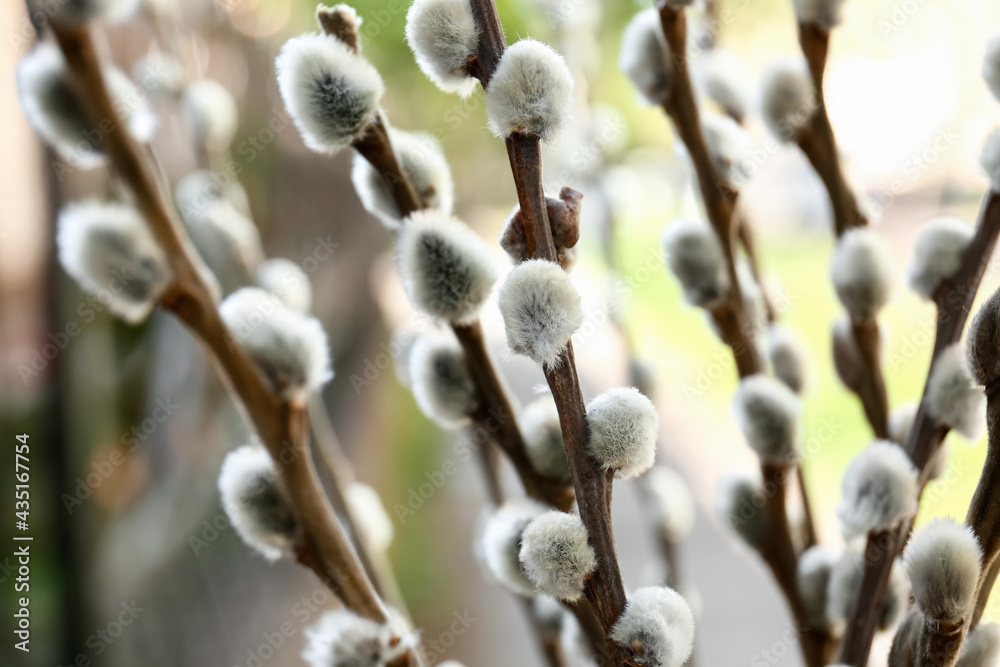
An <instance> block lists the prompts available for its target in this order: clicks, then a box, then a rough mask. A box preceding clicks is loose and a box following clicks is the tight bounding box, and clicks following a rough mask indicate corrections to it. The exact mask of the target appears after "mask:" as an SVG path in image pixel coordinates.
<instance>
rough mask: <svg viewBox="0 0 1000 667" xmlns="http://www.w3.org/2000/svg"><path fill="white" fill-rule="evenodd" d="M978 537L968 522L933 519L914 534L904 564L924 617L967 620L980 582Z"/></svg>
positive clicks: (980, 553)
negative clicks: (960, 522)
mask: <svg viewBox="0 0 1000 667" xmlns="http://www.w3.org/2000/svg"><path fill="white" fill-rule="evenodd" d="M981 557H982V549H980V547H979V539H978V538H977V537H976V535H975V533H973V532H972V529H971V528H969V527H968V526H966V525H965V524H958V523H955V522H954V521H952V520H951V519H934V520H933V521H931V522H930V523H928V524H927V525H925V526H923V527H922V528H920V530H918V531H916V533H914V534H913V537H911V538H910V541H909V542H908V543H907V545H906V549H905V550H904V551H903V563H904V564H905V565H906V573H907V574H908V575H909V577H910V585H911V586H912V587H913V597H914V598H916V600H917V604H919V605H920V608H921V610H922V611H923V612H924V616H925V617H927V618H930V619H932V620H934V621H937V622H939V623H958V622H959V621H961V620H962V619H963V618H965V619H967V618H968V614H969V613H970V612H971V611H972V605H973V603H974V602H975V600H976V586H977V584H978V583H979V570H980V565H979V560H980V558H981Z"/></svg>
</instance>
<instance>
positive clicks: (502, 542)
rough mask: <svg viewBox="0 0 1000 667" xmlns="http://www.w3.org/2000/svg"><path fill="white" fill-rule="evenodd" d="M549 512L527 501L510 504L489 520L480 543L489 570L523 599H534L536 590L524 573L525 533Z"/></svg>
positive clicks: (505, 505)
mask: <svg viewBox="0 0 1000 667" xmlns="http://www.w3.org/2000/svg"><path fill="white" fill-rule="evenodd" d="M547 510H548V508H546V507H545V506H544V505H542V504H541V503H537V502H535V501H533V500H529V499H527V498H520V499H516V500H508V501H507V502H506V503H504V504H503V505H502V506H501V507H500V508H499V509H497V510H496V511H495V512H494V513H493V514H492V515H491V516H490V517H489V518H488V519H487V520H486V525H485V527H484V529H483V533H482V538H481V543H482V547H481V548H482V551H481V553H482V555H483V560H484V561H485V564H486V567H487V569H488V570H489V572H490V574H492V575H493V576H494V577H495V578H496V579H497V581H499V582H500V583H501V584H503V585H504V586H506V587H507V588H509V589H510V590H512V591H513V592H515V593H519V594H520V595H525V596H529V597H530V596H532V595H534V593H535V587H534V585H533V584H532V583H531V581H529V580H528V578H527V576H526V575H525V573H524V572H523V571H522V570H521V537H522V535H523V533H524V529H525V528H527V527H528V524H529V523H531V522H532V521H533V520H534V519H536V518H537V517H539V516H541V515H542V514H544V513H545V512H546V511H547Z"/></svg>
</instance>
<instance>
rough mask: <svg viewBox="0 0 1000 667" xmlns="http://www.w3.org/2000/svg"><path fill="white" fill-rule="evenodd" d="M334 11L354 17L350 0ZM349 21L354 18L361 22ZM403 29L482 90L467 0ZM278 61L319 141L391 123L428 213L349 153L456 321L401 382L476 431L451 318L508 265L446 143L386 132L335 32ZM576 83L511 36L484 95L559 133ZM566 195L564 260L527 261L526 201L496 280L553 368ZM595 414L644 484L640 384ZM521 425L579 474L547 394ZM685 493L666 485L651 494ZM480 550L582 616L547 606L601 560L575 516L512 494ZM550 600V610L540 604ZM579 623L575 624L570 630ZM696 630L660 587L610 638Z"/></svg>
mask: <svg viewBox="0 0 1000 667" xmlns="http://www.w3.org/2000/svg"><path fill="white" fill-rule="evenodd" d="M326 11H338V12H351V10H350V9H349V8H346V7H343V6H338V7H335V8H332V10H326ZM349 17H350V19H351V20H352V22H353V23H354V24H355V25H356V24H357V17H356V16H354V15H353V13H351V14H350V16H349ZM406 35H407V40H408V42H409V44H410V46H411V47H412V49H413V50H414V53H415V54H416V59H417V63H418V65H419V66H420V68H421V69H422V70H423V71H424V72H425V73H426V74H427V75H428V77H429V78H430V79H431V80H432V81H434V82H435V83H436V84H438V85H439V87H441V88H442V89H443V90H445V91H448V92H454V93H458V94H461V95H468V94H471V93H472V92H473V89H474V88H475V78H474V77H473V76H472V74H471V73H470V72H469V70H468V67H469V65H470V63H471V62H472V61H473V56H474V55H475V53H476V49H477V48H478V42H479V32H478V27H477V25H476V22H475V20H474V18H473V14H472V8H471V5H470V4H469V2H468V0H417V1H416V2H414V3H413V4H412V6H411V8H410V10H409V13H408V15H407V27H406ZM277 70H278V81H279V87H280V90H281V94H282V97H283V99H284V101H285V105H286V107H287V108H288V109H289V111H290V112H291V115H292V117H293V119H294V120H295V123H296V126H297V127H298V129H299V131H300V132H301V134H302V136H303V139H304V141H305V143H306V145H307V146H309V147H310V148H312V149H314V150H316V151H320V152H323V153H334V152H337V151H339V150H341V149H344V148H347V147H349V146H352V145H353V146H355V147H357V144H358V142H359V141H361V140H362V138H364V137H365V135H366V133H368V132H369V131H371V128H372V126H373V124H376V123H379V124H382V125H383V126H385V127H387V128H388V136H389V139H390V142H391V144H392V149H393V151H394V152H395V153H396V158H397V161H398V163H399V165H400V168H401V169H402V171H403V174H404V175H405V176H406V178H407V179H408V180H409V181H410V183H411V184H412V185H413V187H414V189H415V190H416V193H417V194H418V196H419V197H420V198H421V200H422V203H423V207H422V208H421V209H420V210H417V211H406V212H402V211H400V210H399V207H398V205H397V203H396V201H395V199H394V198H393V192H392V190H391V189H390V188H391V187H392V184H390V183H389V182H387V180H386V179H385V178H383V175H382V174H380V173H379V172H378V170H376V169H375V168H374V167H372V166H371V165H370V164H369V163H368V162H367V159H366V157H365V156H364V154H363V153H362V152H361V151H358V152H357V153H356V154H355V156H354V160H355V166H354V169H353V173H352V180H353V182H354V185H355V187H356V189H357V191H358V194H359V197H360V199H361V201H362V203H363V204H364V206H365V207H366V209H367V210H368V211H369V212H371V213H372V214H373V215H374V216H376V217H377V218H378V219H379V220H381V221H382V222H383V223H385V225H386V227H388V228H389V229H390V230H392V231H393V232H394V233H395V235H396V239H395V245H396V263H397V267H398V269H399V272H400V275H401V277H402V279H403V284H404V286H405V289H406V293H407V295H408V296H409V298H410V301H411V302H412V304H413V306H414V307H415V308H416V309H417V310H418V311H419V312H420V313H422V314H423V315H425V316H427V317H429V318H431V319H432V320H433V321H434V322H436V323H440V324H442V325H447V326H444V327H438V326H435V327H432V328H430V330H426V331H421V332H420V333H419V334H418V335H417V336H416V339H415V341H413V343H412V346H411V347H410V349H409V351H408V353H407V354H406V355H405V359H403V360H402V365H403V367H404V368H403V370H402V371H401V372H400V377H402V378H405V380H406V382H407V383H408V384H409V386H410V387H411V388H412V391H413V393H414V396H415V397H416V400H417V403H418V404H419V406H420V407H421V409H422V410H423V411H424V412H425V413H426V414H427V415H428V416H429V417H430V418H432V419H433V420H434V421H436V422H437V423H439V424H440V425H441V426H443V427H445V428H449V429H456V428H461V427H463V426H466V425H468V424H470V423H471V422H472V421H473V420H474V419H475V417H476V415H477V410H480V409H482V408H484V406H483V405H482V397H481V396H480V395H479V393H478V390H477V386H476V383H475V381H474V378H473V377H472V376H471V374H470V370H469V368H468V365H467V364H466V359H465V354H464V351H463V348H462V347H461V345H460V344H459V342H458V340H457V339H456V337H455V336H454V334H453V333H452V332H451V331H449V330H448V327H452V328H454V327H462V326H469V325H472V324H474V323H475V322H477V320H478V318H479V313H480V311H481V309H482V308H483V306H484V305H485V303H486V302H487V300H488V299H489V298H490V296H491V294H492V292H493V288H494V284H495V283H496V281H497V279H498V276H499V269H498V267H497V266H496V262H495V261H494V256H493V253H492V252H491V250H490V249H489V247H488V246H487V245H486V243H485V242H484V241H483V240H482V239H481V238H480V237H479V236H478V235H477V234H476V233H475V232H474V231H472V230H471V229H470V228H469V227H468V226H466V225H465V224H464V223H463V222H461V221H460V220H458V219H456V218H455V217H454V216H453V215H452V210H451V209H452V205H453V199H454V198H453V195H452V193H453V185H452V182H451V176H450V171H449V169H448V165H447V162H446V161H445V160H444V157H443V154H442V151H441V149H440V147H439V146H438V145H437V143H436V142H435V141H434V140H433V139H432V138H430V137H427V136H425V135H420V134H416V133H409V132H406V131H403V130H400V129H398V128H395V127H392V126H390V125H388V122H387V121H386V120H385V112H384V111H383V110H382V109H381V108H380V100H381V97H382V94H383V92H384V85H383V83H382V81H381V78H380V77H379V74H378V72H377V71H376V70H375V69H374V68H373V67H372V65H371V64H370V63H369V62H368V61H367V60H365V59H364V57H363V56H362V55H361V54H360V53H358V51H357V50H356V49H355V48H354V47H353V46H352V45H351V44H349V43H347V42H345V41H342V40H341V39H338V37H337V36H334V35H328V34H309V35H303V36H300V37H296V38H294V39H292V40H289V41H288V42H287V43H286V44H285V46H284V47H283V48H282V51H281V55H280V56H279V58H278V60H277ZM572 87H573V82H572V77H571V76H570V73H569V71H568V68H567V67H566V65H565V63H564V62H563V59H562V58H561V57H560V56H559V55H558V54H557V53H556V52H555V51H553V50H552V49H551V48H549V47H548V46H546V45H544V44H541V43H539V42H536V41H534V40H530V39H523V40H520V41H518V42H516V43H514V44H513V45H511V46H510V47H509V48H508V49H507V50H506V51H505V52H504V54H503V56H502V58H501V60H500V62H499V64H498V65H497V68H496V70H495V71H494V72H493V73H492V77H491V82H490V85H489V88H488V90H487V92H486V111H487V115H488V116H489V121H490V127H491V129H492V130H493V131H494V133H495V134H497V135H498V136H508V135H510V134H512V133H515V132H518V133H524V134H534V135H536V136H538V137H540V138H541V139H543V140H549V139H551V138H552V137H554V136H555V135H556V134H557V133H558V131H559V130H560V129H561V126H562V125H563V124H564V122H565V119H566V118H567V115H568V114H567V111H568V108H569V105H570V95H571V92H572ZM562 195H563V196H562V197H561V198H560V199H556V198H554V197H553V198H550V199H549V211H550V214H551V217H552V227H553V237H554V240H555V243H556V246H557V250H558V251H559V254H560V258H561V259H562V260H564V261H561V262H549V261H544V260H537V259H529V258H528V257H527V252H526V247H525V244H524V236H525V235H524V229H523V225H524V221H523V219H522V216H521V215H520V211H519V209H517V208H515V210H514V211H513V212H512V214H511V215H510V217H509V219H508V221H507V226H506V228H505V230H504V232H503V234H502V239H501V245H502V246H503V247H504V249H505V250H507V252H508V254H510V256H511V258H512V259H513V260H514V261H515V262H516V263H517V264H516V266H515V267H514V269H513V270H511V271H510V272H509V274H508V275H507V277H506V279H505V280H504V282H503V284H502V285H501V287H500V289H499V299H498V300H499V308H500V312H501V315H502V317H503V321H504V324H505V328H506V334H507V343H508V346H509V348H510V350H511V351H512V352H513V353H515V354H520V355H525V356H528V357H530V358H531V359H533V360H534V361H536V362H537V363H538V364H539V365H540V366H542V367H543V368H546V369H551V368H553V367H555V366H556V365H558V364H559V363H560V356H561V354H562V353H563V352H564V351H565V350H566V347H567V345H568V344H569V342H570V339H571V337H572V336H573V334H574V333H575V332H576V330H577V329H578V328H579V327H580V325H581V324H582V322H583V319H584V313H583V309H582V305H581V298H580V294H579V292H578V290H577V288H576V287H575V285H574V284H573V281H572V279H571V278H570V276H569V274H568V273H567V269H568V268H569V266H570V265H571V263H572V253H571V252H569V251H570V249H571V248H572V247H573V246H574V245H575V243H576V240H577V228H576V224H575V223H576V217H575V215H574V210H575V208H574V207H575V200H574V199H573V197H572V195H569V194H566V193H562ZM587 418H588V424H589V427H590V433H591V438H590V451H589V455H591V456H593V457H594V458H595V459H596V461H598V462H599V463H600V464H601V465H602V466H603V467H605V468H606V469H609V470H613V471H614V474H615V476H616V477H618V478H632V477H636V476H639V475H641V474H643V473H645V472H646V471H648V470H649V469H650V468H651V467H652V465H653V461H654V458H655V449H656V436H657V428H658V419H657V415H656V411H655V409H654V408H653V405H652V403H651V402H650V401H649V399H648V398H646V397H645V396H643V395H642V394H641V393H640V392H638V391H637V390H636V389H633V388H620V389H612V390H610V391H607V392H605V393H604V394H601V395H600V396H598V397H596V398H595V399H594V400H593V401H591V402H590V404H589V405H588V406H587ZM518 421H519V425H520V428H521V430H522V433H523V437H524V441H525V444H526V447H527V454H528V456H529V458H530V460H531V463H532V465H533V467H534V468H535V472H537V473H538V474H539V475H541V476H543V477H546V478H550V479H553V480H558V481H560V482H563V483H566V484H568V483H569V482H570V479H571V474H570V469H569V465H568V462H567V456H566V452H565V448H564V444H563V439H562V433H561V429H560V425H559V415H558V411H557V409H556V405H555V403H554V401H553V399H552V398H551V397H550V396H545V397H541V398H539V399H538V400H536V401H535V402H533V403H532V404H531V405H529V406H528V407H526V408H525V409H524V410H523V411H521V412H520V414H519V415H518ZM667 477H668V482H667V483H665V484H661V485H660V486H668V485H669V484H671V483H672V484H674V485H675V486H676V484H677V480H676V479H675V478H674V477H670V476H669V475H668V476H667ZM654 486H655V485H654ZM678 494H679V492H677V491H672V490H666V491H662V492H661V493H659V495H658V496H657V497H660V498H674V497H676V496H677V495H678ZM654 495H655V494H654ZM686 507H688V508H689V507H690V504H688V505H687V506H686ZM662 515H663V516H664V517H668V518H664V523H670V525H672V526H676V527H677V528H676V530H677V532H678V533H679V532H681V531H683V530H684V529H685V528H684V527H685V526H689V525H690V521H689V520H688V519H685V518H683V517H680V516H678V511H677V510H676V509H674V508H670V509H669V510H664V511H663V512H662ZM478 551H479V553H480V554H481V556H482V560H483V562H484V564H485V566H486V568H487V569H488V571H489V572H490V574H491V575H492V576H493V577H495V578H496V579H497V580H498V581H500V582H501V583H503V584H505V585H507V586H508V587H509V588H510V589H511V590H513V591H514V592H516V593H519V594H522V595H528V596H537V597H536V605H537V606H538V607H539V608H540V615H542V616H544V617H547V618H550V619H555V621H554V622H555V623H556V624H557V625H558V626H561V625H562V624H565V625H566V626H567V628H569V626H571V625H573V624H574V623H575V619H574V618H573V617H572V616H570V615H568V613H567V612H561V611H559V610H558V608H557V609H556V611H555V612H554V613H553V612H552V611H551V607H552V604H553V601H552V598H558V599H562V600H567V601H572V600H575V599H577V598H579V597H580V596H581V595H582V593H583V589H584V585H585V581H586V579H587V577H588V576H589V575H590V574H591V573H592V572H593V571H594V569H595V567H596V566H597V563H596V557H595V554H594V551H593V549H592V547H591V546H590V544H589V543H588V536H587V530H586V528H585V526H584V525H583V523H582V522H581V520H580V518H579V517H578V516H577V515H575V514H571V513H566V512H560V511H556V510H554V509H552V508H549V507H546V506H544V505H542V504H540V503H538V502H535V501H532V500H527V499H523V500H512V501H509V502H508V503H506V504H504V505H503V506H502V507H499V508H494V509H493V510H492V511H491V513H490V516H489V517H488V519H487V520H486V525H485V527H484V529H483V531H482V535H481V538H480V540H479V549H478ZM545 606H548V607H549V613H542V612H544V607H545ZM550 625H552V624H551V623H550ZM573 632H574V631H573V630H572V629H571V628H569V629H567V632H566V634H567V635H568V636H569V635H572V633H573ZM575 632H576V634H579V629H578V628H577V629H576V631H575ZM693 634H694V624H693V618H692V616H691V612H690V609H689V608H688V606H687V603H686V602H684V600H683V598H682V597H681V596H680V595H678V594H677V593H676V592H674V591H672V590H670V589H668V588H663V587H655V588H649V589H641V590H639V591H636V592H635V593H634V594H633V595H632V596H631V597H630V599H629V602H628V605H627V606H626V609H625V611H624V612H623V614H622V617H621V618H620V619H619V621H618V624H617V625H616V626H615V630H614V632H613V633H612V637H613V638H614V639H615V640H616V641H618V642H619V643H621V644H622V645H623V646H626V647H628V648H629V650H631V651H634V652H636V654H637V655H642V656H644V659H645V661H646V662H647V663H648V664H651V665H680V664H681V663H683V662H684V660H686V658H687V656H688V655H689V653H690V650H691V645H692V641H693ZM572 643H578V642H572Z"/></svg>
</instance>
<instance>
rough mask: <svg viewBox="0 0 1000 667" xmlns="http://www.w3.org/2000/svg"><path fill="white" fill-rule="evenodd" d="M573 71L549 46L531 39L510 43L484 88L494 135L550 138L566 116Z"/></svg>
mask: <svg viewBox="0 0 1000 667" xmlns="http://www.w3.org/2000/svg"><path fill="white" fill-rule="evenodd" d="M572 102H573V75H572V74H570V72H569V67H567V66H566V61H565V60H563V58H562V56H560V55H559V54H558V53H556V52H555V51H554V50H553V49H552V47H550V46H547V45H545V44H542V43H541V42H536V41H535V40H533V39H522V40H519V41H517V42H514V43H513V44H511V46H510V48H508V49H507V50H506V51H504V53H503V56H501V57H500V64H499V65H497V69H496V71H495V72H494V73H493V78H492V79H491V80H490V87H489V89H488V90H487V91H486V115H487V116H488V117H489V119H490V129H491V130H492V131H493V133H494V134H495V135H497V136H498V137H507V136H510V135H511V134H513V133H514V132H518V133H521V134H534V135H537V136H538V137H539V138H541V139H542V140H543V141H550V140H552V139H553V138H554V137H555V136H556V135H557V134H558V133H559V131H560V130H561V129H562V128H563V127H564V126H565V124H566V122H567V121H568V120H569V117H570V107H571V105H572Z"/></svg>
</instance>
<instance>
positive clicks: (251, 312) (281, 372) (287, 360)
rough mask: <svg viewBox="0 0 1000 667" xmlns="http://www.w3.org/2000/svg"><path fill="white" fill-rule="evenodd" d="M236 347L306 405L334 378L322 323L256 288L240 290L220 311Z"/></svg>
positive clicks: (274, 385)
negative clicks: (308, 399)
mask: <svg viewBox="0 0 1000 667" xmlns="http://www.w3.org/2000/svg"><path fill="white" fill-rule="evenodd" d="M219 314H220V315H222V319H223V321H224V322H225V323H226V326H227V327H228V328H229V333H230V334H231V335H232V336H233V338H234V341H233V342H234V343H236V344H238V345H240V346H241V347H243V349H244V350H246V352H247V354H249V355H250V357H251V358H252V359H253V361H254V363H255V364H256V365H257V370H258V371H259V372H260V374H261V375H263V376H264V378H265V379H266V380H267V382H268V384H269V385H270V386H271V389H272V390H273V391H274V392H275V393H276V394H278V395H280V396H282V397H284V398H286V399H289V400H292V401H295V402H304V401H305V399H306V398H307V397H308V395H309V394H310V393H312V392H313V391H315V390H317V389H319V388H320V387H321V386H322V385H323V384H324V383H325V382H326V381H327V380H329V379H330V378H331V377H333V371H332V370H331V369H330V352H329V349H328V348H327V342H326V333H325V332H324V331H323V327H322V326H321V325H320V323H319V320H317V319H316V318H314V317H308V316H306V315H303V314H301V313H297V312H295V311H293V310H291V309H290V308H288V307H287V306H286V305H285V304H284V303H282V302H281V300H280V299H279V298H277V297H276V296H274V295H272V294H270V293H269V292H265V291H264V290H262V289H259V288H256V287H244V288H241V289H238V290H236V291H235V292H233V293H232V294H230V295H229V296H228V297H226V300H225V301H223V302H222V305H221V306H219Z"/></svg>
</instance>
